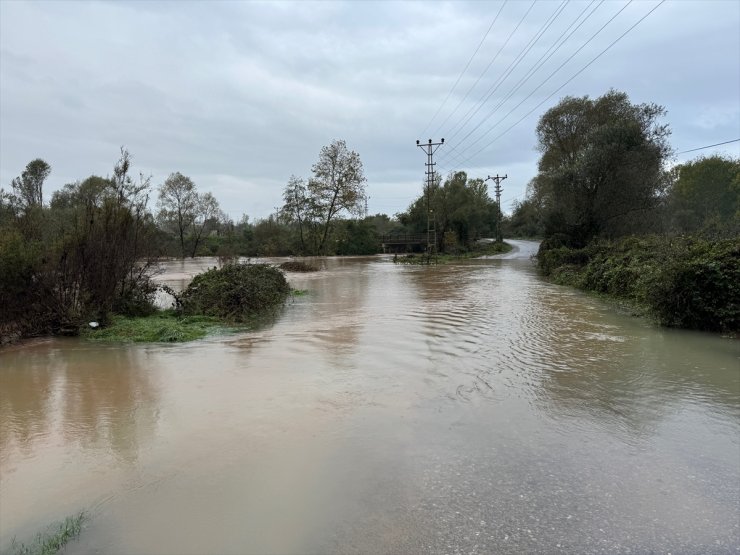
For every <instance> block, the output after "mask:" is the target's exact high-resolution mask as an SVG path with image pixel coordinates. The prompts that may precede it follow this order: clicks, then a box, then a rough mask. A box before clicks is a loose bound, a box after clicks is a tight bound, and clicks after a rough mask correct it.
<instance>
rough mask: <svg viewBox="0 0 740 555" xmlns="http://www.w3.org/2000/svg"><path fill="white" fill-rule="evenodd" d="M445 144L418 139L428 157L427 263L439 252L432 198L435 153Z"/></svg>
mask: <svg viewBox="0 0 740 555" xmlns="http://www.w3.org/2000/svg"><path fill="white" fill-rule="evenodd" d="M444 143H445V140H444V139H442V140H441V141H440V142H438V143H433V142H432V139H429V142H428V143H426V144H423V143H420V142H419V139H416V146H418V147H419V148H420V149H422V150H423V151H424V152H425V153H426V155H427V162H426V164H425V165H426V168H427V170H426V176H427V191H426V193H427V256H428V258H427V263H430V262H431V259H432V255H433V254H435V253H436V252H437V227H436V225H435V219H434V210H432V205H431V197H432V187H434V173H435V172H434V166H435V163H434V153H435V152H437V149H438V148H439V147H440V146H442V145H443V144H444Z"/></svg>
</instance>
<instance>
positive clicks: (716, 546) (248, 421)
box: [0, 242, 740, 554]
mask: <svg viewBox="0 0 740 555" xmlns="http://www.w3.org/2000/svg"><path fill="white" fill-rule="evenodd" d="M518 246H519V247H520V248H521V250H520V251H519V255H518V256H519V258H516V256H515V257H513V258H510V259H492V260H480V261H471V262H469V263H464V264H463V263H461V264H459V265H449V266H439V267H414V266H402V265H394V264H393V263H392V262H390V260H389V259H388V258H383V257H373V258H344V259H340V258H337V259H317V260H315V261H314V262H317V263H320V265H321V266H322V271H320V272H318V273H314V274H303V275H301V274H290V275H289V280H290V281H291V284H292V285H293V286H294V287H296V288H299V289H306V290H308V294H307V295H305V296H301V297H296V298H295V299H293V300H291V301H290V302H289V303H288V305H287V306H286V307H285V310H284V311H283V312H282V314H281V315H280V316H279V318H278V319H277V321H276V322H274V323H273V324H271V325H268V326H266V327H263V328H261V329H258V330H255V331H251V332H242V333H239V334H235V335H234V334H232V335H225V336H218V337H210V338H208V339H206V340H202V341H198V342H193V343H189V344H184V345H165V344H149V345H115V344H114V345H110V344H109V345H101V344H96V343H91V342H86V341H83V340H79V339H48V340H40V341H35V342H32V343H28V344H25V345H22V346H18V347H13V348H8V349H5V350H3V351H0V548H6V547H7V546H8V545H9V543H10V541H11V539H12V537H13V536H17V537H18V539H21V540H23V539H26V538H28V537H30V536H32V535H33V534H34V533H35V532H37V531H39V530H41V529H43V527H44V526H45V525H46V524H47V523H49V522H51V521H54V520H57V519H61V518H63V517H64V516H66V515H68V514H73V513H75V512H78V511H80V510H87V511H89V513H90V516H91V518H90V520H89V522H88V524H87V525H86V527H85V529H84V531H83V533H82V536H81V538H80V540H79V541H77V542H74V543H73V544H71V545H70V546H69V548H68V550H67V552H68V553H131V554H134V553H148V554H149V553H151V554H154V553H161V554H165V553H167V554H172V553H420V552H425V553H463V552H464V553H520V552H527V553H557V552H562V553H573V552H589V553H595V552H601V551H603V552H607V553H622V552H624V553H630V552H631V553H645V552H652V551H655V552H671V553H699V552H701V553H715V552H716V553H728V552H737V551H738V550H740V530H739V528H738V526H739V522H740V366H739V365H740V362H739V360H740V358H739V357H740V350H739V347H738V342H737V341H734V340H730V339H726V338H722V337H719V336H716V335H710V334H703V333H695V332H685V331H677V330H667V329H661V328H658V327H656V326H654V325H652V324H650V323H649V322H646V321H644V320H641V319H637V318H633V317H630V316H629V315H625V314H619V313H618V312H616V311H615V309H614V308H613V307H611V306H608V305H606V304H604V303H602V302H601V301H599V300H597V299H594V298H592V297H590V296H587V295H584V294H581V293H579V292H576V291H574V290H572V289H568V288H562V287H558V286H555V285H551V284H547V283H545V282H543V281H542V280H541V279H539V278H538V277H537V275H536V272H535V270H534V268H533V267H532V265H531V263H530V261H529V260H528V259H527V256H526V255H528V254H529V253H530V252H531V251H532V249H533V245H532V244H528V243H524V242H522V243H518ZM216 264H217V261H216V260H214V259H197V260H195V261H185V262H182V261H173V262H171V263H168V264H167V265H166V267H165V273H164V274H162V275H161V276H160V279H162V280H163V281H166V282H167V283H168V284H170V285H173V286H175V287H182V286H183V285H184V284H185V283H186V281H187V279H189V276H192V275H194V274H195V273H197V272H198V271H201V270H202V269H204V268H207V267H209V266H214V265H216Z"/></svg>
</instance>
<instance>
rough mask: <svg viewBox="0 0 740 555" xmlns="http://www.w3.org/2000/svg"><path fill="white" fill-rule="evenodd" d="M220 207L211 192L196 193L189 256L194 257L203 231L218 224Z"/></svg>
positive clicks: (211, 228)
mask: <svg viewBox="0 0 740 555" xmlns="http://www.w3.org/2000/svg"><path fill="white" fill-rule="evenodd" d="M220 214H221V207H220V206H219V204H218V201H217V200H216V197H214V196H213V195H212V194H211V193H196V195H195V210H193V216H192V219H191V223H190V256H191V257H195V254H196V253H197V251H198V245H200V241H201V239H202V238H203V233H204V232H205V231H207V230H213V229H214V228H215V227H216V226H217V225H218V218H219V216H220Z"/></svg>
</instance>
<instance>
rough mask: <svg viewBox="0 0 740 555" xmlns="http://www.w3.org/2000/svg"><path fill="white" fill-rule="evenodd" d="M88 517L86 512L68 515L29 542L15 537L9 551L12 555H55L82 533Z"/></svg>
mask: <svg viewBox="0 0 740 555" xmlns="http://www.w3.org/2000/svg"><path fill="white" fill-rule="evenodd" d="M87 519H88V516H87V513H85V512H81V513H79V514H77V515H75V516H68V517H67V518H65V519H64V521H63V522H59V523H56V524H52V525H50V526H49V527H48V529H47V530H45V531H44V532H41V533H39V534H37V535H36V537H35V538H34V539H33V540H32V541H30V542H29V543H22V542H16V540H15V538H13V542H12V544H11V546H10V552H9V553H10V554H11V555H54V553H57V552H58V551H59V550H60V549H62V547H64V546H65V545H67V543H69V541H70V540H73V539H75V538H77V537H78V536H79V535H80V532H81V531H82V525H83V524H84V522H85V521H86V520H87Z"/></svg>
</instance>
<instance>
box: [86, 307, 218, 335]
mask: <svg viewBox="0 0 740 555" xmlns="http://www.w3.org/2000/svg"><path fill="white" fill-rule="evenodd" d="M227 329H228V328H227V327H225V325H224V323H223V321H222V320H220V319H218V318H214V317H209V316H178V315H177V314H176V313H175V312H174V311H173V310H165V311H162V312H157V313H156V314H152V315H151V316H141V317H129V316H117V315H116V316H112V317H111V320H110V322H109V323H108V325H107V326H105V327H101V328H97V329H90V328H86V329H85V330H84V331H83V332H82V336H83V337H84V338H85V339H89V340H92V341H109V342H118V343H182V342H185V341H194V340H196V339H201V338H203V337H205V336H206V335H208V334H212V333H215V332H218V331H224V330H227Z"/></svg>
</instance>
